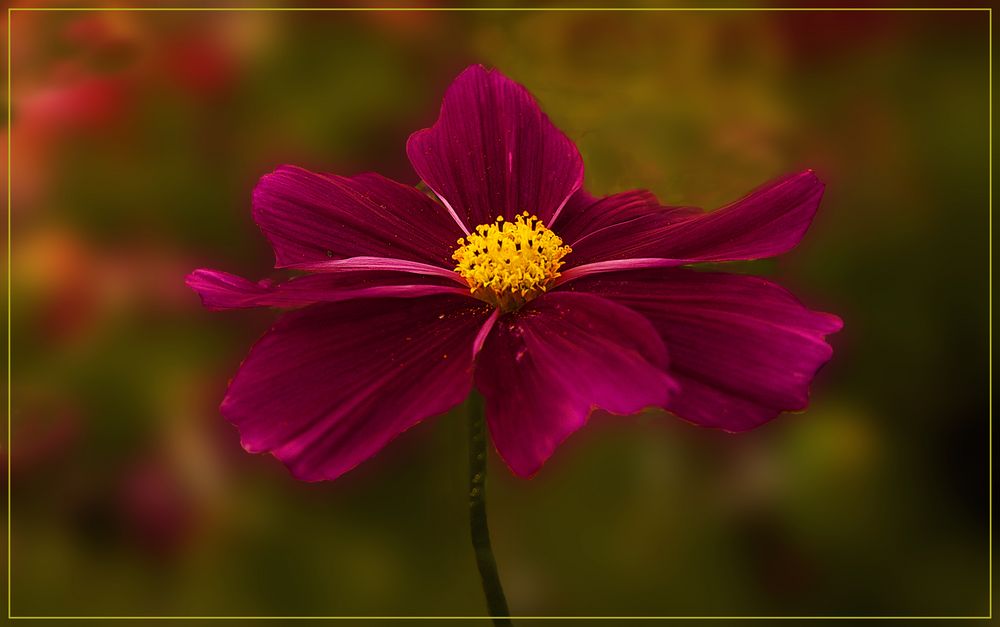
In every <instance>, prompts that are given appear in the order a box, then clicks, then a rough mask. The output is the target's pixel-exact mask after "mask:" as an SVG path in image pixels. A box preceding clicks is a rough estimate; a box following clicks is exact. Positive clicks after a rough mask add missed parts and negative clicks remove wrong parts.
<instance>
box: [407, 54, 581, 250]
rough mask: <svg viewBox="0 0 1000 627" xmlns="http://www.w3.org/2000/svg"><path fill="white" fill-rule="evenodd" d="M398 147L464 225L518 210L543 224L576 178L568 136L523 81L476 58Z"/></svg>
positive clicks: (576, 156)
mask: <svg viewBox="0 0 1000 627" xmlns="http://www.w3.org/2000/svg"><path fill="white" fill-rule="evenodd" d="M406 153H407V155H408V156H409V157H410V163H412V164H413V168H414V169H415V170H416V171H417V174H419V175H420V178H421V179H423V181H424V182H425V183H427V185H428V186H430V188H431V189H433V190H434V193H436V194H437V195H438V197H439V198H441V200H442V201H443V202H444V203H445V204H446V205H447V206H448V207H449V209H450V210H451V213H452V215H453V216H454V218H455V220H456V221H458V222H459V224H460V225H462V228H463V229H464V230H465V231H466V232H469V231H470V230H471V229H474V228H475V227H476V226H477V225H480V224H486V223H490V222H493V221H494V220H496V218H497V217H498V216H501V215H502V216H503V217H504V218H507V219H510V218H513V217H514V216H515V215H517V214H518V213H521V212H522V211H528V212H530V213H533V214H534V215H536V216H538V217H539V219H541V220H542V222H544V223H546V224H551V221H552V220H553V219H554V218H555V217H556V215H557V214H558V213H559V211H560V209H561V208H562V206H563V205H564V204H565V203H566V200H567V199H568V198H569V197H570V195H571V194H572V193H573V192H575V191H576V190H577V189H578V188H579V187H580V184H581V183H582V182H583V160H582V159H581V158H580V153H579V151H578V150H577V149H576V146H575V145H574V144H573V142H572V141H570V139H569V138H568V137H566V136H565V135H564V134H563V133H562V132H561V131H560V130H559V129H557V128H556V127H555V126H554V125H553V124H552V123H551V122H550V121H549V118H548V117H547V116H546V115H545V114H544V113H542V111H541V109H539V108H538V105H537V103H536V102H535V100H534V98H532V97H531V94H529V93H528V91H527V90H526V89H525V88H524V87H522V86H520V85H518V84H517V83H515V82H514V81H512V80H510V79H509V78H507V77H506V76H504V75H503V74H501V73H500V72H498V71H496V70H487V69H486V68H484V67H482V66H481V65H473V66H471V67H469V68H467V69H466V70H465V71H464V72H462V73H461V74H460V75H459V76H458V78H456V79H455V81H454V82H453V83H452V84H451V86H450V87H449V88H448V91H447V93H445V96H444V102H443V103H442V105H441V114H440V116H439V117H438V120H437V122H435V124H434V126H432V127H431V128H427V129H423V130H421V131H417V132H416V133H414V134H413V135H411V136H410V139H409V141H408V142H407V144H406Z"/></svg>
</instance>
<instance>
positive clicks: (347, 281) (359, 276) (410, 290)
mask: <svg viewBox="0 0 1000 627" xmlns="http://www.w3.org/2000/svg"><path fill="white" fill-rule="evenodd" d="M185 282H186V283H187V285H188V287H190V288H191V289H193V290H194V291H195V292H197V293H198V295H199V296H200V297H201V302H202V304H203V305H204V306H205V307H206V308H208V309H212V310H220V309H244V308H247V307H303V306H305V305H311V304H312V303H318V302H328V303H332V302H339V301H343V300H352V299H355V298H380V297H395V298H416V297H419V296H430V295H432V294H457V295H464V296H470V294H469V289H468V288H467V287H458V286H457V285H455V282H454V281H452V280H449V279H447V278H442V277H438V276H416V275H413V274H406V273H402V272H391V271H371V270H368V271H351V272H328V273H323V274H310V275H306V276H300V277H296V278H294V279H291V280H289V281H285V282H284V283H275V282H273V281H268V280H263V281H258V282H256V283H255V282H253V281H250V280H248V279H244V278H243V277H241V276H237V275H235V274H229V273H228V272H221V271H219V270H206V269H200V270H195V271H194V272H192V273H191V274H189V275H188V276H187V279H186V281H185Z"/></svg>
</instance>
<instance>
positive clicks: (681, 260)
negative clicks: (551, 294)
mask: <svg viewBox="0 0 1000 627" xmlns="http://www.w3.org/2000/svg"><path fill="white" fill-rule="evenodd" d="M822 195H823V183H821V182H820V180H819V179H818V178H817V177H816V175H815V174H814V173H813V172H812V171H811V170H808V171H805V172H801V173H799V174H795V175H792V176H787V177H785V178H782V179H779V180H777V181H774V182H772V183H770V184H768V185H765V186H763V187H761V188H760V189H758V190H757V191H755V192H753V193H751V194H749V195H748V196H746V197H745V198H743V199H742V200H738V201H736V202H734V203H732V204H730V205H727V206H725V207H723V208H721V209H718V210H716V211H711V212H708V213H702V212H696V211H694V210H692V209H691V208H684V207H662V208H651V207H647V209H646V211H645V215H643V207H642V206H641V205H639V204H638V203H639V199H638V198H632V199H630V197H629V196H628V195H626V194H619V195H618V196H613V197H609V198H605V199H600V200H598V201H595V204H593V205H591V206H590V207H589V208H584V209H582V210H577V211H575V212H573V214H572V216H573V219H570V216H569V215H567V216H566V217H565V218H564V220H560V222H565V225H564V226H563V228H564V229H567V230H572V229H574V228H576V229H578V228H579V227H578V226H577V224H578V223H579V222H581V221H583V220H587V219H588V215H589V214H593V213H597V211H598V209H600V208H601V204H602V203H605V204H607V203H609V202H610V201H611V200H612V199H614V198H618V197H624V199H625V200H630V205H629V206H628V207H626V208H627V209H629V210H628V211H624V212H621V214H622V215H621V217H620V218H619V217H618V216H611V217H609V218H608V219H605V220H603V221H601V222H599V223H597V224H596V225H595V226H594V227H591V228H589V229H588V230H587V231H586V232H585V236H584V237H577V238H576V239H577V241H576V242H575V243H572V244H570V245H571V246H572V247H573V252H572V253H570V255H569V256H567V258H566V263H567V266H574V267H575V266H584V265H588V266H589V265H590V264H594V263H603V264H604V265H603V266H595V267H592V268H586V269H582V268H581V270H578V271H577V274H580V275H584V274H594V273H597V272H609V271H614V270H621V269H627V268H626V267H624V266H622V267H619V266H616V265H615V264H611V263H607V262H611V261H620V260H630V259H637V258H645V259H664V260H665V261H664V262H661V263H658V264H656V265H660V266H677V265H685V264H689V263H697V262H704V261H735V260H743V259H759V258H762V257H770V256H773V255H778V254H781V253H783V252H786V251H788V250H790V249H791V248H793V247H794V246H795V245H796V244H798V242H799V240H800V239H802V236H803V235H804V234H805V232H806V229H807V228H808V227H809V224H810V223H811V222H812V218H813V215H815V213H816V209H817V208H818V207H819V201H820V198H821V197H822ZM616 211H617V210H616V209H615V208H614V206H613V205H612V208H611V209H610V210H606V211H605V212H606V213H613V212H616ZM608 222H613V224H610V225H609V224H608ZM556 232H557V233H559V234H560V236H562V237H563V239H564V240H565V239H566V236H565V235H563V234H562V232H561V231H559V230H557V231H556Z"/></svg>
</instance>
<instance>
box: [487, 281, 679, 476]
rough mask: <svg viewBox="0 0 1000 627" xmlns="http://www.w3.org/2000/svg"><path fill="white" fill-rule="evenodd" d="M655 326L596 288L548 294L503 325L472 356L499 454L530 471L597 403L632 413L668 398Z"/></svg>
mask: <svg viewBox="0 0 1000 627" xmlns="http://www.w3.org/2000/svg"><path fill="white" fill-rule="evenodd" d="M666 364H667V353H666V350H665V349H664V347H663V342H662V341H661V340H660V338H659V337H658V335H657V333H656V330H655V329H654V328H653V327H652V325H651V324H650V323H649V321H647V320H646V319H645V318H643V317H642V316H640V315H639V314H637V313H635V312H634V311H631V310H629V309H628V308H626V307H623V306H621V305H618V304H615V303H613V302H611V301H609V300H606V299H603V298H600V297H598V296H594V295H590V294H574V293H570V292H555V293H551V294H546V295H544V296H542V297H540V298H538V299H536V300H534V301H532V302H531V303H529V304H528V305H526V306H525V307H524V308H523V309H521V310H520V311H518V312H517V313H514V314H509V315H507V316H504V317H503V318H501V319H500V320H498V321H497V323H496V327H495V329H494V330H493V333H491V334H490V336H489V337H488V338H487V339H486V343H485V345H484V346H483V350H482V352H481V353H480V355H479V359H478V361H477V362H476V387H477V388H478V389H479V390H480V391H481V392H482V394H483V396H484V397H485V399H486V419H487V422H488V423H489V426H490V432H491V434H492V435H493V442H494V444H495V445H496V448H497V451H499V453H500V456H501V457H503V459H504V461H506V462H507V465H508V466H510V468H511V470H513V471H514V472H515V473H516V474H518V475H520V476H522V477H527V476H530V475H532V474H534V473H535V472H536V471H537V470H538V469H539V468H540V467H541V466H542V464H543V463H544V462H545V460H546V459H548V458H549V456H550V455H552V452H553V451H554V450H555V448H556V447H557V446H558V445H559V444H560V443H561V442H562V441H563V440H565V439H566V438H567V437H568V436H569V435H570V434H571V433H573V432H574V431H576V430H577V429H579V428H580V427H581V426H583V424H584V423H585V422H586V420H587V416H588V415H589V414H590V411H591V409H593V408H595V407H599V408H601V409H605V410H607V411H610V412H613V413H616V414H630V413H634V412H637V411H639V410H641V409H643V408H644V407H647V406H650V405H663V404H664V403H666V402H667V400H668V398H669V396H670V393H671V391H672V390H673V389H674V388H675V384H674V382H673V381H672V380H671V378H670V377H669V376H667V374H666V372H665V371H664V369H665V367H666Z"/></svg>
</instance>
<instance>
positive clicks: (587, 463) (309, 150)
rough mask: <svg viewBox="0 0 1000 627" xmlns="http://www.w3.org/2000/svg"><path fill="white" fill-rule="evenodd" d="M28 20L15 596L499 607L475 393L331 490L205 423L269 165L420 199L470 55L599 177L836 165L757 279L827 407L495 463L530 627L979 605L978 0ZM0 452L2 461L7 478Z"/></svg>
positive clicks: (983, 145) (155, 604)
mask: <svg viewBox="0 0 1000 627" xmlns="http://www.w3.org/2000/svg"><path fill="white" fill-rule="evenodd" d="M11 32H12V53H13V58H12V68H13V73H12V86H13V89H12V94H11V98H12V102H13V124H12V128H11V129H9V130H7V131H6V132H9V133H10V134H11V138H12V141H13V158H12V163H11V166H12V180H11V183H12V198H13V231H12V239H13V247H12V275H13V301H12V306H13V342H12V363H13V365H12V379H13V384H12V406H13V420H12V443H11V445H10V447H9V448H6V447H5V449H4V453H5V454H6V453H7V452H8V451H9V452H10V468H11V476H10V480H11V483H12V486H13V492H12V505H13V512H12V518H11V523H12V529H11V531H12V539H13V542H12V547H11V548H12V581H11V589H12V595H13V608H12V611H13V613H14V614H16V615H32V614H34V615H57V614H77V615H80V614H98V615H101V614H105V615H106V614H174V615H190V614H279V615H288V614H327V615H329V614H352V615H357V614H381V615H387V614H389V615H391V614H423V615H427V614H430V615H439V614H479V613H482V612H483V611H484V609H483V604H482V601H481V594H480V591H479V588H478V581H477V577H476V573H475V566H474V562H473V558H472V554H471V552H470V549H469V542H468V539H467V528H466V525H467V521H466V501H465V499H466V496H465V461H466V457H465V456H466V451H465V441H464V438H465V425H464V422H463V420H462V417H461V416H460V415H459V414H458V413H457V412H456V413H454V414H452V415H447V416H444V417H442V418H440V419H437V420H433V421H429V422H428V423H426V424H424V425H422V426H421V427H419V428H417V429H414V430H412V431H411V432H408V433H406V434H405V435H404V436H402V437H400V438H399V439H398V440H396V441H395V442H394V443H393V444H392V445H391V446H390V447H389V448H388V449H386V450H385V451H383V452H382V453H381V454H379V455H378V457H376V458H375V459H373V460H372V461H371V462H369V463H367V464H365V465H363V466H362V467H360V468H358V469H357V470H356V471H354V472H352V473H350V474H349V475H347V476H345V477H344V478H342V479H341V480H339V481H338V482H336V483H333V484H317V485H305V484H300V483H297V482H295V481H294V480H292V479H291V478H290V476H289V475H288V474H287V472H286V471H285V470H284V468H283V467H282V466H281V465H280V464H279V463H278V462H277V461H275V460H274V459H272V458H270V457H267V456H250V455H248V454H246V453H244V452H243V451H242V450H241V449H240V447H239V443H238V438H237V435H236V433H235V431H234V430H233V429H232V428H231V427H230V426H229V425H227V424H226V423H225V422H224V421H223V420H222V418H221V417H220V416H219V415H218V412H217V403H218V402H219V400H220V399H221V397H222V394H223V391H224V389H225V385H226V380H227V377H229V376H230V375H231V374H232V373H233V372H234V371H235V369H236V367H237V366H238V364H239V362H240V360H241V358H242V357H243V355H244V354H245V351H246V350H247V348H248V346H249V345H250V343H251V342H252V341H253V340H254V339H255V338H256V337H257V336H258V335H260V334H261V333H263V332H264V330H265V329H266V328H267V326H268V324H269V322H270V321H271V320H273V318H274V316H275V313H274V312H269V311H258V312H230V313H225V314H218V313H208V312H205V311H203V310H202V309H201V307H200V306H199V303H198V300H197V298H196V297H195V296H194V294H192V293H190V292H188V291H187V290H186V289H185V288H184V286H183V277H184V275H185V273H186V272H187V271H189V270H190V269H193V268H195V267H201V266H210V267H218V268H222V269H226V270H229V271H234V272H240V273H243V274H245V275H247V276H255V277H257V276H259V277H264V276H269V275H271V274H272V273H273V271H272V270H271V269H270V260H271V259H272V257H271V254H270V251H269V250H268V248H267V246H266V244H265V242H264V239H263V238H262V237H261V236H260V234H259V232H258V231H257V230H256V228H255V227H254V225H253V223H252V221H251V218H250V211H249V208H250V207H249V196H250V191H251V189H252V187H253V185H254V182H255V181H256V179H257V178H258V177H259V176H260V175H262V174H264V173H266V172H267V171H269V170H270V169H271V168H273V167H275V166H277V165H279V164H282V163H296V164H301V165H304V166H307V167H311V168H315V169H319V170H325V171H334V172H339V173H354V172H359V171H365V170H377V171H380V172H382V173H384V174H386V175H388V176H392V177H395V178H398V179H399V180H402V181H405V182H411V183H412V182H416V180H415V175H414V174H413V173H412V171H411V170H410V168H409V166H408V164H407V162H406V160H405V155H404V145H405V141H406V137H407V135H408V133H409V132H411V131H413V130H416V129H418V128H421V127H423V126H426V125H428V124H429V123H431V122H432V121H433V119H434V117H435V115H436V111H437V107H438V104H439V99H440V97H441V95H442V93H443V89H444V87H445V86H446V85H447V84H448V82H449V81H450V80H451V78H452V77H453V76H455V75H456V74H457V73H458V71H460V70H461V69H462V68H463V67H464V66H465V65H467V64H469V63H472V62H483V63H486V64H489V65H495V66H497V67H499V68H501V69H502V70H503V71H504V72H505V73H507V74H508V75H510V76H511V77H513V78H514V79H516V80H518V81H520V82H522V83H524V84H525V85H526V86H527V87H528V88H529V89H531V90H532V91H533V92H534V93H535V94H536V95H537V96H538V98H539V99H540V100H541V102H542V105H543V107H544V108H545V109H546V110H547V112H548V113H549V114H550V116H551V117H552V118H553V120H554V121H555V122H556V123H557V124H558V125H559V126H561V127H562V128H564V129H565V130H566V131H567V132H568V133H569V135H570V136H571V137H572V138H573V139H574V140H576V141H577V142H578V143H579V145H580V148H581V150H582V152H583V155H584V159H585V161H586V165H587V185H588V187H589V188H590V189H591V191H593V192H595V193H610V192H613V191H619V190H623V189H628V188H636V187H645V188H649V189H651V190H653V191H654V192H656V193H657V194H658V195H659V196H660V198H661V199H662V200H664V201H665V202H668V203H671V204H696V205H702V206H709V207H714V206H719V205H721V204H724V203H725V202H728V201H730V200H733V199H736V198H738V197H739V196H740V195H742V194H743V193H745V192H746V191H748V190H749V189H751V188H753V187H754V186H756V185H758V184H760V183H763V182H764V181H765V180H767V179H769V178H771V177H774V176H777V175H780V174H782V173H785V172H788V171H791V170H795V169H797V168H802V167H813V168H815V169H816V170H817V172H818V173H819V174H820V176H821V177H822V178H823V179H824V180H825V181H826V182H827V183H828V188H827V194H826V198H825V200H824V202H823V206H822V209H821V211H820V214H819V216H818V218H817V221H816V223H815V225H814V227H813V229H812V231H811V232H810V233H809V235H808V236H807V237H806V239H805V241H804V242H803V245H802V246H801V247H800V249H798V250H797V251H795V252H794V253H792V254H789V255H786V256H784V257H782V258H780V259H777V260H773V261H767V262H760V263H757V264H754V265H742V266H740V267H739V268H738V270H739V271H745V270H752V271H754V272H757V273H762V274H767V275H769V276H772V277H773V278H775V279H777V280H779V281H781V282H782V283H784V284H786V285H788V286H789V287H792V288H793V289H794V290H795V291H796V292H797V293H798V294H799V295H801V296H802V298H803V299H804V300H805V301H806V302H807V303H808V304H809V305H811V306H813V307H815V308H817V309H826V310H829V311H834V312H836V313H838V314H840V315H842V317H843V318H844V320H845V323H846V328H845V330H844V331H843V332H842V333H841V334H839V335H837V336H836V337H835V338H834V339H833V343H834V345H835V348H836V355H835V358H834V361H833V362H832V363H831V365H830V366H829V367H828V368H827V369H826V370H824V372H822V373H821V375H820V377H819V379H818V381H817V385H816V386H815V388H814V393H813V396H814V399H815V401H814V403H813V405H812V407H811V408H810V410H809V411H808V412H807V413H805V414H804V415H788V416H784V417H782V418H780V419H778V420H776V421H774V422H773V423H771V424H769V425H767V426H765V427H763V428H761V429H759V430H758V431H755V432H752V433H749V434H745V435H741V436H732V435H727V434H723V433H716V432H709V431H704V430H699V429H697V428H695V427H692V426H689V425H687V424H684V423H682V422H680V421H678V420H676V419H675V418H673V417H670V416H668V415H665V414H662V413H648V414H646V415H642V416H639V417H630V418H610V417H599V416H598V417H595V418H594V419H593V420H592V424H591V425H590V426H589V427H588V428H587V429H585V430H584V431H582V432H581V433H580V434H579V435H576V436H574V437H573V438H571V440H570V442H569V443H568V445H567V446H566V447H564V448H563V449H561V450H560V451H559V452H558V453H557V454H556V456H555V457H554V458H553V459H552V460H551V461H550V463H549V464H548V465H547V466H546V467H545V468H544V469H543V470H542V472H541V473H540V475H539V476H538V477H537V478H536V479H534V480H532V481H530V482H525V481H520V480H516V479H514V478H513V477H512V476H510V475H509V474H508V473H507V472H506V470H505V469H504V468H503V466H502V464H501V463H500V462H499V460H497V459H496V458H493V459H491V460H490V461H491V465H492V475H491V500H490V515H491V526H492V528H493V533H494V543H495V549H496V552H497V557H498V560H499V562H500V567H501V572H502V574H503V576H504V578H505V581H506V586H507V590H508V597H509V599H510V604H511V607H512V608H513V609H514V610H515V612H517V613H520V614H585V615H586V614H618V615H621V614H658V615H667V614H682V615H683V614H687V615H690V614H896V615H899V614H983V613H985V603H986V595H987V589H986V586H987V552H986V549H987V545H986V538H987V527H986V513H987V512H986V503H987V492H986V489H987V488H986V451H987V448H986V447H987V441H986V433H987V431H986V429H987V369H986V363H987V283H986V277H987V237H988V234H987V228H986V225H987V215H988V211H989V208H988V205H987V133H986V128H987V115H988V109H987V61H988V59H987V16H986V15H985V14H983V13H961V14H960V13H934V14H929V13H912V14H911V13H893V14H873V13H766V14H762V13H531V14H523V13H521V14H519V13H483V14H480V13H462V14H456V13H355V14H343V13H263V12H261V13H255V12H242V13H199V14H191V13H125V12H109V13H27V12H16V13H14V15H13V23H12V24H11ZM5 465H6V464H5Z"/></svg>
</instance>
